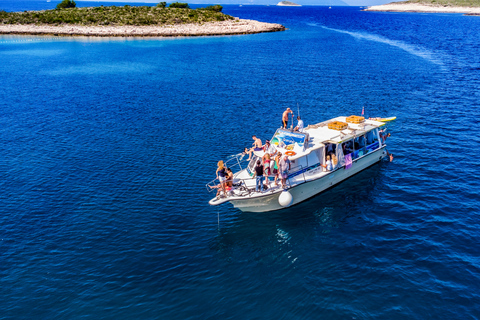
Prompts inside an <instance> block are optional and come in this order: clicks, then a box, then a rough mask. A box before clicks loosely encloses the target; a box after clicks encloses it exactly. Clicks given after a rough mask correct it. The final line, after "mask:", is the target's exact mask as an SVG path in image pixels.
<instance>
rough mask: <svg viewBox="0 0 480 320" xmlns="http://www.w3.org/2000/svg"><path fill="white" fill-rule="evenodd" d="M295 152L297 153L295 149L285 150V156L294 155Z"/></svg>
mask: <svg viewBox="0 0 480 320" xmlns="http://www.w3.org/2000/svg"><path fill="white" fill-rule="evenodd" d="M296 154H297V153H296V152H295V151H287V152H285V155H286V156H294V155H296Z"/></svg>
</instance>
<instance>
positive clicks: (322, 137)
mask: <svg viewBox="0 0 480 320" xmlns="http://www.w3.org/2000/svg"><path fill="white" fill-rule="evenodd" d="M333 121H340V122H344V123H347V117H344V116H341V117H336V118H333V119H330V120H326V121H323V122H320V123H317V124H314V125H309V126H308V127H307V128H306V129H305V130H304V131H303V132H304V134H306V135H307V136H308V145H305V146H304V147H300V146H298V145H297V144H295V147H294V148H293V150H292V151H294V152H295V153H296V154H295V155H294V156H291V157H289V158H290V159H292V160H294V159H297V158H300V157H302V156H304V155H306V154H308V153H310V151H312V150H313V149H317V148H320V147H323V146H324V145H325V144H327V143H341V142H343V141H347V140H350V139H352V138H354V137H358V136H361V135H363V134H365V133H367V132H369V131H371V130H373V129H376V128H379V127H381V126H383V125H385V124H384V123H383V122H380V121H374V120H368V119H365V121H364V122H362V123H359V124H356V123H347V124H348V127H347V128H346V129H344V130H341V131H340V130H334V129H329V128H328V124H329V123H331V122H333ZM279 130H281V129H279ZM277 132H278V130H277ZM276 149H277V150H278V151H280V152H282V153H283V154H285V152H286V151H289V150H287V149H284V148H280V147H278V146H276Z"/></svg>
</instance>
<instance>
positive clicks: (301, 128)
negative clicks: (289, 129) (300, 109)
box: [294, 116, 303, 132]
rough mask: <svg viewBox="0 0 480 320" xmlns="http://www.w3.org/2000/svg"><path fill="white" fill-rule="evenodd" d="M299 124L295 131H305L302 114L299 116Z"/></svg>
mask: <svg viewBox="0 0 480 320" xmlns="http://www.w3.org/2000/svg"><path fill="white" fill-rule="evenodd" d="M297 120H298V122H297V126H296V127H295V129H294V130H295V131H298V132H303V120H302V119H300V116H298V117H297Z"/></svg>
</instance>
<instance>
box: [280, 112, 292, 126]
mask: <svg viewBox="0 0 480 320" xmlns="http://www.w3.org/2000/svg"><path fill="white" fill-rule="evenodd" d="M289 114H292V116H293V111H292V110H291V109H290V108H287V110H285V111H284V112H283V115H282V126H283V127H282V128H283V129H287V127H288V115H289Z"/></svg>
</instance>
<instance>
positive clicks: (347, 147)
mask: <svg viewBox="0 0 480 320" xmlns="http://www.w3.org/2000/svg"><path fill="white" fill-rule="evenodd" d="M342 148H343V154H344V155H347V154H350V153H352V152H353V140H348V141H345V142H344V143H343V144H342Z"/></svg>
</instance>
